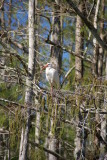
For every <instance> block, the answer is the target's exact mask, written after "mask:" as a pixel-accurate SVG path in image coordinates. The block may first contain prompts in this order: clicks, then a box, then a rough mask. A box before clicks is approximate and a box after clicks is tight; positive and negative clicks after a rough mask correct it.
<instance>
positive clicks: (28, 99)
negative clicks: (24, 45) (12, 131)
mask: <svg viewBox="0 0 107 160" xmlns="http://www.w3.org/2000/svg"><path fill="white" fill-rule="evenodd" d="M28 21H29V57H28V71H29V74H28V77H27V80H26V93H25V105H26V112H25V111H24V115H25V116H26V117H25V118H26V125H25V128H22V133H21V142H20V153H19V160H26V159H27V146H28V136H29V129H30V114H31V110H30V106H31V105H32V96H33V95H32V94H33V83H32V82H33V80H34V72H35V52H34V49H35V30H34V22H35V0H29V17H28Z"/></svg>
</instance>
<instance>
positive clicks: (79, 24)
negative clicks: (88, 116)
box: [74, 1, 85, 160]
mask: <svg viewBox="0 0 107 160" xmlns="http://www.w3.org/2000/svg"><path fill="white" fill-rule="evenodd" d="M84 5H85V3H84V1H81V2H80V4H79V10H80V11H81V12H82V14H84V9H85V8H84ZM83 26H84V23H83V21H82V19H81V18H80V17H79V16H78V15H77V20H76V33H75V34H76V35H75V40H76V42H75V54H76V55H80V56H82V55H83V44H84V33H83ZM82 77H83V60H82V59H81V58H79V57H77V56H76V57H75V79H76V93H78V92H79V90H78V85H79V83H80V81H81V79H82ZM76 105H77V107H78V108H79V111H78V115H77V117H76V121H77V122H78V126H77V127H76V138H75V150H74V157H75V159H76V160H80V159H84V157H85V142H84V141H83V139H84V137H83V135H84V129H82V128H80V127H79V123H81V122H82V120H83V117H82V114H81V111H80V105H81V104H80V103H79V99H78V96H77V97H76Z"/></svg>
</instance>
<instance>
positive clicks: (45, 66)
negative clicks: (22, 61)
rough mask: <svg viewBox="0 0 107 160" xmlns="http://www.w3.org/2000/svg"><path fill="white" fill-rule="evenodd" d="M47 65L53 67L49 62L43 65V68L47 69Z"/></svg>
mask: <svg viewBox="0 0 107 160" xmlns="http://www.w3.org/2000/svg"><path fill="white" fill-rule="evenodd" d="M47 67H52V65H51V63H47V64H46V65H44V66H43V67H42V70H44V69H46V68H47Z"/></svg>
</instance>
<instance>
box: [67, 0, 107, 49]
mask: <svg viewBox="0 0 107 160" xmlns="http://www.w3.org/2000/svg"><path fill="white" fill-rule="evenodd" d="M66 1H67V3H68V4H69V5H70V7H71V8H73V9H74V11H75V12H76V13H77V15H78V16H80V17H81V19H82V20H83V21H84V23H85V24H86V26H87V27H88V28H89V30H90V31H91V33H92V34H93V35H94V37H95V38H96V39H97V41H98V43H99V44H100V45H101V46H102V48H104V49H105V50H107V45H106V43H105V42H104V41H102V39H101V38H100V36H99V35H98V32H97V30H96V29H95V28H94V27H93V25H92V24H91V23H90V21H88V20H87V18H86V17H85V16H84V15H83V14H82V13H81V12H80V10H79V9H78V8H77V6H76V4H74V2H73V1H72V0H66Z"/></svg>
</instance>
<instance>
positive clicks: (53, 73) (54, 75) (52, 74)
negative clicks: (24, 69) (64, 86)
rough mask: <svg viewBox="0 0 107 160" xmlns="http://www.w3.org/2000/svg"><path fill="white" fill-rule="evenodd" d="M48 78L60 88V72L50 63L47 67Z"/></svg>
mask: <svg viewBox="0 0 107 160" xmlns="http://www.w3.org/2000/svg"><path fill="white" fill-rule="evenodd" d="M46 79H47V80H48V81H49V83H50V84H51V85H52V86H55V87H57V88H59V74H58V71H57V70H56V69H55V68H53V67H52V65H51V64H50V63H48V66H47V68H46Z"/></svg>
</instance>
